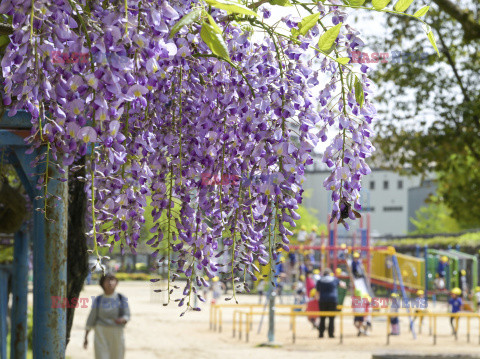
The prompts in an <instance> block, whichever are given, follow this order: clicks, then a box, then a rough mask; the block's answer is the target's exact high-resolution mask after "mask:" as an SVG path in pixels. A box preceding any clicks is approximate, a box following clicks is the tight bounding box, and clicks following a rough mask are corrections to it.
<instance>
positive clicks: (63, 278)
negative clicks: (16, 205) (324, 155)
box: [0, 111, 68, 359]
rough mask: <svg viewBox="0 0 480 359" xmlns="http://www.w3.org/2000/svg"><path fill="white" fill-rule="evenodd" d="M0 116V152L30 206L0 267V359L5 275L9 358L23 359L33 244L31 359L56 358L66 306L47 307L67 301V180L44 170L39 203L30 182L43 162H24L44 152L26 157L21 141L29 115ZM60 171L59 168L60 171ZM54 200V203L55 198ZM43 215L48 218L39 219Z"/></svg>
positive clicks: (34, 181)
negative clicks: (9, 257) (7, 261)
mask: <svg viewBox="0 0 480 359" xmlns="http://www.w3.org/2000/svg"><path fill="white" fill-rule="evenodd" d="M7 113H8V111H6V112H5V114H4V115H3V117H2V118H1V121H0V151H1V152H2V153H3V155H4V159H5V160H6V161H7V162H8V163H10V164H11V165H12V166H13V167H14V168H15V170H16V172H17V174H18V177H19V178H20V181H21V182H22V185H23V187H24V189H25V191H26V193H27V195H28V196H29V197H30V199H31V202H32V204H33V207H34V208H47V209H48V213H42V212H40V211H34V213H33V226H32V227H33V228H26V227H25V226H24V227H22V228H21V229H20V230H19V231H18V232H17V233H15V241H14V261H13V265H11V266H10V268H4V267H2V268H0V310H1V313H0V357H1V358H6V345H7V333H6V328H7V325H6V322H7V311H6V308H7V303H8V292H7V287H8V286H7V283H8V277H9V276H10V275H11V276H12V277H13V278H12V311H11V328H12V329H11V341H10V343H11V350H10V353H11V357H12V358H25V357H26V352H27V292H28V247H29V238H31V239H32V240H33V356H34V358H44V359H59V358H64V357H65V346H66V308H54V307H52V296H56V297H61V298H66V297H67V199H68V191H67V182H62V181H59V180H58V179H66V178H65V177H66V174H61V173H60V172H59V171H58V169H57V167H56V166H53V165H50V166H49V171H48V172H49V173H48V175H49V179H50V180H49V181H48V193H49V194H50V195H51V196H50V197H49V198H47V199H45V198H44V195H43V193H41V192H42V191H39V190H37V189H36V184H37V182H38V180H39V178H40V177H41V176H42V174H44V173H46V168H45V163H39V164H38V165H37V166H36V167H35V168H32V167H31V166H30V163H31V162H32V161H33V160H34V159H35V158H36V157H37V156H39V155H40V154H41V152H42V151H44V150H45V149H44V148H42V147H41V148H38V149H36V150H34V151H33V153H31V154H26V153H25V151H26V150H27V149H28V148H29V146H27V145H26V144H25V138H26V137H28V136H30V135H31V133H30V128H31V123H30V115H29V114H27V113H26V112H24V111H18V112H17V114H16V115H15V116H13V117H8V115H7ZM62 169H63V168H62ZM57 198H59V199H57ZM45 202H46V203H45ZM47 215H48V218H49V219H54V220H48V221H47V220H45V217H46V216H47Z"/></svg>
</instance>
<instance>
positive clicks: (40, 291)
mask: <svg viewBox="0 0 480 359" xmlns="http://www.w3.org/2000/svg"><path fill="white" fill-rule="evenodd" d="M48 172H49V175H50V177H51V178H50V180H49V184H48V193H50V194H51V196H50V197H49V198H47V199H46V207H45V206H44V204H45V199H43V198H40V199H35V201H34V206H35V208H41V209H43V208H46V209H47V211H46V213H42V212H40V211H35V215H34V233H35V239H34V248H33V266H34V269H33V282H34V296H33V298H34V299H33V356H34V358H42V359H62V358H65V346H66V309H65V308H53V307H52V297H54V296H55V297H61V298H65V297H66V296H67V199H68V191H67V182H61V181H58V180H56V178H59V177H65V176H66V174H64V175H61V174H60V173H59V172H58V171H57V170H56V168H55V166H53V165H51V166H50V170H49V171H48ZM55 197H58V198H60V200H57V199H56V198H55ZM45 216H46V219H45Z"/></svg>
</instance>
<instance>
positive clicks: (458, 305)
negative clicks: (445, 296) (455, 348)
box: [448, 288, 463, 336]
mask: <svg viewBox="0 0 480 359" xmlns="http://www.w3.org/2000/svg"><path fill="white" fill-rule="evenodd" d="M461 294H462V290H461V289H460V288H453V289H452V291H451V293H450V295H451V298H450V299H449V300H448V304H450V305H451V306H452V307H451V310H450V313H452V314H453V313H458V312H459V311H460V310H461V309H462V304H463V302H462V298H460V295H461ZM454 319H455V317H453V316H452V317H450V325H451V326H452V334H453V335H455V336H456V335H457V328H456V325H455V326H454V325H453V320H454ZM455 324H458V317H457V320H456V323H455Z"/></svg>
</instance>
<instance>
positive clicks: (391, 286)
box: [290, 214, 478, 308]
mask: <svg viewBox="0 0 480 359" xmlns="http://www.w3.org/2000/svg"><path fill="white" fill-rule="evenodd" d="M359 222H360V226H359V228H358V229H357V230H352V232H351V233H352V236H351V237H350V239H349V240H350V243H348V241H345V240H344V241H343V243H339V238H338V227H337V224H336V222H335V221H334V223H333V224H329V226H328V236H327V238H325V237H322V238H321V245H320V246H313V245H310V246H309V245H291V246H290V249H291V250H292V251H297V252H300V253H302V252H303V253H305V252H308V251H313V252H315V253H314V257H315V258H316V261H315V263H313V264H316V265H317V266H320V267H321V268H327V267H329V268H331V269H332V270H336V269H337V268H341V269H342V272H345V273H346V274H348V275H345V276H343V278H342V279H345V280H351V281H352V290H353V289H355V288H358V289H359V290H360V291H362V292H364V293H368V294H369V295H370V296H372V293H373V290H372V286H373V287H374V288H386V289H388V290H390V291H395V290H396V288H400V287H399V284H398V283H399V282H401V283H402V284H403V290H404V291H405V294H407V293H414V292H417V290H419V289H422V290H424V291H425V293H426V296H427V297H426V298H428V296H429V295H430V296H432V295H433V296H436V295H437V294H443V295H448V291H449V289H450V288H453V287H461V285H460V272H461V270H465V272H466V275H467V279H468V287H469V289H473V288H475V287H476V286H477V282H478V274H477V273H478V260H477V257H476V256H474V255H470V254H466V253H462V252H460V251H458V250H453V249H448V250H435V249H429V248H428V247H426V246H425V247H424V248H423V252H424V255H423V257H420V253H421V248H420V246H418V247H417V250H416V256H412V255H407V254H400V253H395V251H393V252H391V250H390V249H389V248H387V247H379V246H376V247H374V246H371V244H370V243H371V240H370V228H369V227H370V217H369V215H368V214H367V215H366V222H367V226H366V227H363V218H361V219H360V221H359ZM358 237H359V238H360V243H359V244H358V245H357V243H356V241H357V238H358ZM327 240H328V243H325V242H326V241H327ZM355 252H357V253H359V254H360V259H361V263H362V266H363V268H365V270H364V273H365V274H366V275H365V277H364V278H353V276H352V273H351V265H352V260H351V256H352V255H353V253H355ZM392 254H393V255H392ZM443 256H446V257H447V258H448V265H447V274H446V278H445V281H446V286H445V288H444V289H438V288H436V287H435V285H434V280H435V274H436V271H437V266H438V262H439V260H440V258H441V257H443ZM317 263H318V264H317ZM395 267H398V268H397V271H396V270H395ZM464 297H465V296H464ZM434 299H435V297H434ZM471 307H472V308H476V303H472V304H471Z"/></svg>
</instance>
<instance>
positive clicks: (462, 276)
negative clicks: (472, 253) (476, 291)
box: [460, 269, 468, 299]
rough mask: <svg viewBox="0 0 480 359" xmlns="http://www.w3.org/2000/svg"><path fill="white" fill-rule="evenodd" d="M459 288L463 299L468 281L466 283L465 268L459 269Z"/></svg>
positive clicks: (466, 291) (466, 292)
mask: <svg viewBox="0 0 480 359" xmlns="http://www.w3.org/2000/svg"><path fill="white" fill-rule="evenodd" d="M460 288H461V289H462V296H463V299H467V295H468V283H467V271H466V270H465V269H462V270H461V271H460Z"/></svg>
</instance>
